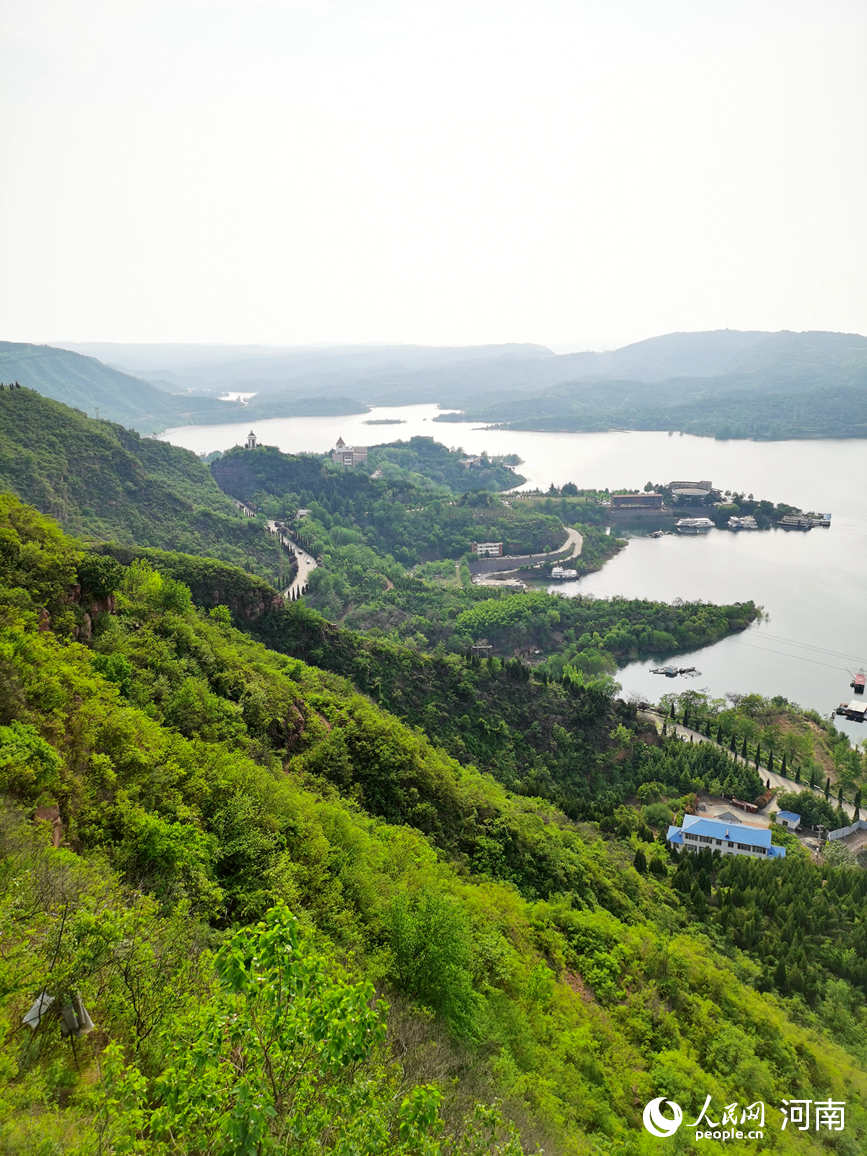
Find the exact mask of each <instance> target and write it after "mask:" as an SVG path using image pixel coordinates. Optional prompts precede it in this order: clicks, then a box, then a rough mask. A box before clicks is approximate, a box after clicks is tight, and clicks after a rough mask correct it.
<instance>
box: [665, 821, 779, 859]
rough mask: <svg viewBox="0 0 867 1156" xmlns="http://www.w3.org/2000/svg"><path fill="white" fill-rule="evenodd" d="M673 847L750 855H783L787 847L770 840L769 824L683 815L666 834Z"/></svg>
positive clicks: (756, 857) (758, 856)
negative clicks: (755, 825) (727, 821)
mask: <svg viewBox="0 0 867 1156" xmlns="http://www.w3.org/2000/svg"><path fill="white" fill-rule="evenodd" d="M665 840H666V842H667V843H668V844H669V846H671V847H677V848H678V850H684V851H717V852H718V853H719V854H720V855H749V856H751V857H752V858H754V859H784V858H785V855H786V848H785V847H775V846H774V845H773V844H772V843H771V832H770V830H769V829H768V828H767V827H745V826H744V825H743V824H742V823H725V822H721V821H720V820H718V819H702V818H701V816H700V815H684V817H683V822H682V823H681V825H680V826H679V827H677V826H674V825H672V826H671V827H669V828H668V834H667V835H666V836H665Z"/></svg>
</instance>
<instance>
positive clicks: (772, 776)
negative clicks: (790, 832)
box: [639, 710, 855, 819]
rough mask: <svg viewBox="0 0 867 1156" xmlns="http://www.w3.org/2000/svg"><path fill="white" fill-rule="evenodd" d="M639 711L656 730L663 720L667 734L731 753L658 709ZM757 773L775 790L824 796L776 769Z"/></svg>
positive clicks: (750, 762)
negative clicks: (768, 781)
mask: <svg viewBox="0 0 867 1156" xmlns="http://www.w3.org/2000/svg"><path fill="white" fill-rule="evenodd" d="M639 713H640V714H642V715H643V716H644V717H645V718H647V719H650V721H651V722H653V723H654V724H655V725H656V729H657V730H658V731H661V730H662V724H663V722H665V723H666V724H667V730H668V733H669V734H676V735H679V736H680V737H681V738H684V739H689V738H692V739H693V740H694V741H696V742H702V743H713V745H714V746H715V747H719V749H720V750H721V751H725V753H726V754H727V755H731V750H730V749H729V748H728V747H727V746H725V745H723V744H722V743H718V742H717V741H716V740H715V739H709V738H708V737H707V735H703V734H701V732H700V731H694V730H692V728H691V727H685V726H681V724H680V723H673V722H672V721H671V719H670V718H668V717H667V716H666V715H664V714H662V713H661V712H660V711H656V710H643V711H640V712H639ZM735 758H736V759H737V761H738V762H739V763H743V764H744V766H746V767H754V766H755V760H754V759H745V758H744V757H743V756H742V755H735ZM758 773H759V775H761V777H762V780H768V779H769V780H770V783H771V786H772V787H775V788H776V789H777V790H782V791H794V792H795V793H796V794H798V795H800V794H801V793H802V792H803V791H812V792H813V794H814V795H820V796H821V797H822V798H824V797H825V791H824V789H823V788H822V787H811V786H810V784H809V783H796V782H795V780H794V779H789V778H785V777H784V776H783V775H778V774H777V772H776V771H769V770H768V768H767V767H759V769H758ZM772 805H773V800H772V801H771V803H769V804H768V807H766V808H765V810H767V809H768V808H770V807H772ZM831 805H832V806H834V807H836V805H837V798H836V794H832V796H831ZM774 809H775V808H774ZM843 810H844V811H845V813H846V814H847V815H848V816H849V818H850V819H852V818H854V817H855V808H854V807H853V805H852V804H851V803H846V802H844V803H843Z"/></svg>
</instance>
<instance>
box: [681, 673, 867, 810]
mask: <svg viewBox="0 0 867 1156" xmlns="http://www.w3.org/2000/svg"><path fill="white" fill-rule="evenodd" d="M660 702H661V704H662V706H663V708H664V709H665V710H666V711H670V710H671V709H672V708H673V709H674V710H675V712H676V713H677V715H678V717H679V718H682V717H683V714H684V711H688V712H689V716H690V718H691V720H692V722H691V724H690V725H692V726H695V727H696V728H697V729H700V730H702V731H704V730H705V727H706V726H707V725H709V728H710V730H711V733H712V734H714V735H716V734H717V733H722V734H723V735H724V736H725V742H726V743H729V742H730V741H733V743H734V746H735V747H736V749H737V750H738V751H741V750H742V748H743V745H744V744H745V743H746V745H747V748H748V750H749V752H750V756H751V757H752V753H753V752H754V751H755V748H756V747H757V746H758V747H759V749H760V750H761V751H762V752H763V759H762V763H763V765H767V761H768V759H769V758H770V759H771V760H772V761H773V769H774V770H776V771H778V772H780V773H781V774H783V775H788V776H789V778H795V779H796V781H797V782H798V783H805V784H809V783H812V784H813V785H815V786H820V787H821V786H824V784H825V782H826V780H829V781H830V782H831V784H833V786H834V798H835V799H836V796H837V789H838V787H842V788H843V789H844V791H845V794H846V798H847V799H851V798H852V795H853V791H856V790H857V789H858V788H859V787H863V786H865V785H867V750H865V749H864V748H863V746H862V747H860V748H859V747H858V746H857V745H856V746H853V744H852V743H851V742H850V741H849V738H848V736H847V735H845V734H843V733H842V732H841V731H838V730H837V729H836V728H835V726H834V724H833V722H830V721H829V720H828V719H827V718H823V717H822V716H821V715H820V714H819V713H818V712H817V711H814V710H805V709H804V708H803V707H800V706H798V705H797V704H795V703H791V702H789V701H788V700H787V699H786V698H784V697H783V696H782V695H776V696H775V697H773V698H764V697H763V696H762V695H759V694H747V695H730V696H729V697H728V699H727V700H724V699H711V698H709V697H708V696H707V695H704V694H701V693H699V692H696V691H685V692H684V693H682V694H680V695H675V694H670V695H663V697H662V699H661V700H660ZM784 760H785V762H784ZM795 809H796V810H797V808H795Z"/></svg>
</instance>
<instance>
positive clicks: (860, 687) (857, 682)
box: [849, 670, 865, 694]
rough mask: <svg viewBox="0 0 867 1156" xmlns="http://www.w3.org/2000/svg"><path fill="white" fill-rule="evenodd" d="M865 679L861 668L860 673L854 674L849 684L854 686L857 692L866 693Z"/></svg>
mask: <svg viewBox="0 0 867 1156" xmlns="http://www.w3.org/2000/svg"><path fill="white" fill-rule="evenodd" d="M864 681H865V679H864V671H863V670H859V671H858V673H857V674H856V675H854V677H853V678H852V681H851V682H850V683H849V685H850V686H851V687H852V688H853V690H854V691H855V693H856V694H863V693H864Z"/></svg>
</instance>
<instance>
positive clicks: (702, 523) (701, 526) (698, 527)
mask: <svg viewBox="0 0 867 1156" xmlns="http://www.w3.org/2000/svg"><path fill="white" fill-rule="evenodd" d="M674 528H675V530H677V532H678V534H706V533H707V532H708V530H712V529H713V522H712V521H711V520H710V518H678V520H677V521H676V522H675V523H674Z"/></svg>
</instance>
